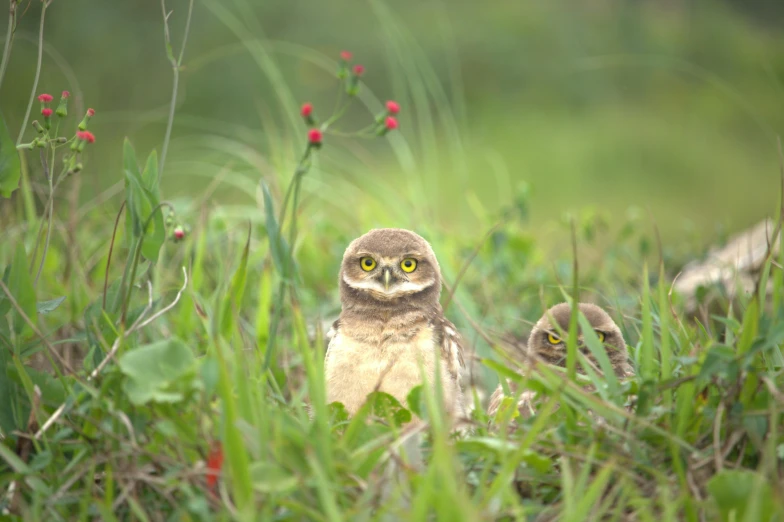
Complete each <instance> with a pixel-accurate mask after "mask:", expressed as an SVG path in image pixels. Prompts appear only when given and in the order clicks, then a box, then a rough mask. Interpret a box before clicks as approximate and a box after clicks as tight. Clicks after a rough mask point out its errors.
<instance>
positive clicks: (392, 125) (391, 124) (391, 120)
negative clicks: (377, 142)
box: [384, 116, 397, 130]
mask: <svg viewBox="0 0 784 522" xmlns="http://www.w3.org/2000/svg"><path fill="white" fill-rule="evenodd" d="M384 126H385V127H386V128H387V129H388V130H395V129H397V118H395V117H394V116H389V117H387V119H386V121H384Z"/></svg>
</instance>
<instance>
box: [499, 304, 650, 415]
mask: <svg viewBox="0 0 784 522" xmlns="http://www.w3.org/2000/svg"><path fill="white" fill-rule="evenodd" d="M578 306H579V308H580V311H581V312H582V313H583V315H584V316H585V318H586V319H587V320H588V322H589V323H590V324H591V326H592V327H593V329H594V331H596V332H601V333H603V334H604V343H603V344H604V346H605V348H606V350H607V357H608V359H609V360H610V364H612V367H613V371H614V372H615V375H617V376H618V377H619V378H625V377H631V376H632V375H634V369H633V368H632V367H631V365H630V364H629V362H628V353H627V351H626V343H625V342H624V340H623V335H622V334H621V330H620V328H618V325H616V324H615V321H613V320H612V317H610V315H609V314H608V313H607V312H605V311H604V310H602V309H601V308H600V307H598V306H596V305H594V304H590V303H580V304H579V305H578ZM570 315H571V306H569V303H560V304H557V305H555V306H553V307H552V308H550V309H549V310H548V311H547V312H545V313H544V315H543V316H542V317H541V319H539V321H538V322H537V323H536V324H535V325H534V328H533V330H531V335H530V336H529V337H528V343H527V347H526V355H529V356H533V357H536V358H538V359H541V360H543V361H545V362H547V363H550V364H553V365H555V366H561V367H565V366H566V344H565V342H561V343H556V344H553V343H551V342H550V341H549V340H548V337H549V335H550V334H553V335H554V336H555V337H559V338H560V337H561V336H562V334H561V333H560V332H559V331H558V329H557V328H556V327H554V324H553V323H555V324H557V325H558V327H559V328H560V329H561V330H562V331H563V332H564V333H565V332H567V331H568V330H569V318H570ZM551 318H552V321H551ZM578 349H579V350H580V351H581V352H582V353H583V354H584V355H585V356H586V358H587V359H588V360H589V361H590V362H591V363H592V364H593V367H594V368H595V369H597V371H600V370H598V367H599V364H598V362H597V361H596V359H595V358H594V356H593V354H592V353H591V352H590V350H589V349H588V347H587V346H585V345H584V344H583V339H582V333H581V331H580V330H578ZM578 371H580V368H579V362H578ZM507 383H508V384H509V389H510V391H511V392H512V393H517V384H516V383H515V382H513V381H511V380H507ZM534 397H535V394H534V393H533V392H532V391H530V390H526V391H523V392H522V393H521V394H520V398H519V400H518V408H519V410H520V413H521V415H523V417H527V416H529V415H531V414H532V413H533V412H534V409H533V399H534ZM503 398H504V391H503V388H502V387H501V385H499V386H498V388H496V390H495V392H494V393H493V395H492V396H491V397H490V402H489V404H488V406H487V414H488V415H489V416H490V417H492V416H494V415H495V413H496V412H497V411H498V408H499V406H500V405H501V401H502V400H503Z"/></svg>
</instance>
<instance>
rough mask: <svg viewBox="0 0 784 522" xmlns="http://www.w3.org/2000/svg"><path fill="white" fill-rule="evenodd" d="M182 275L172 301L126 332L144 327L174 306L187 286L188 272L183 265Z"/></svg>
mask: <svg viewBox="0 0 784 522" xmlns="http://www.w3.org/2000/svg"><path fill="white" fill-rule="evenodd" d="M182 276H183V278H184V279H185V280H184V281H183V283H182V288H180V291H179V292H177V295H176V296H175V298H174V301H172V302H171V303H169V305H168V306H166V307H165V308H162V309H161V310H159V311H158V312H156V313H154V314H153V315H152V316H151V317H150V318H149V319H147V320H146V321H144V322H143V323H141V324H140V325H138V326H136V327H135V328H134V327H131V329H130V330H128V333H131V332H132V331H134V330H139V329H141V328H144V327H145V326H147V325H148V324H150V323H151V322H153V321H154V320H156V319H157V318H159V317H160V316H162V315H163V314H165V313H166V312H168V311H169V310H171V309H172V308H174V306H175V305H176V304H177V303H178V302H179V301H180V297H181V296H182V293H183V292H184V291H185V288H186V287H187V286H188V272H187V271H186V270H185V267H182Z"/></svg>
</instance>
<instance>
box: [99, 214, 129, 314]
mask: <svg viewBox="0 0 784 522" xmlns="http://www.w3.org/2000/svg"><path fill="white" fill-rule="evenodd" d="M124 208H125V201H123V202H122V205H120V210H118V211H117V217H116V218H115V220H114V230H113V231H112V241H111V243H109V256H108V257H107V258H106V273H105V274H104V277H103V305H102V308H103V309H104V310H106V289H107V288H108V286H109V267H110V266H111V265H112V252H114V240H115V239H116V238H117V226H118V225H119V224H120V216H122V211H123V209H124Z"/></svg>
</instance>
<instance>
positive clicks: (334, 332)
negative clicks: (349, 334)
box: [324, 318, 340, 367]
mask: <svg viewBox="0 0 784 522" xmlns="http://www.w3.org/2000/svg"><path fill="white" fill-rule="evenodd" d="M339 328H340V318H338V319H335V322H334V323H332V326H331V327H330V329H329V331H328V332H327V335H326V339H327V353H325V354H324V366H325V367H326V365H327V361H328V360H329V348H330V347H331V346H332V340H333V339H335V337H337V335H338V329H339Z"/></svg>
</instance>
